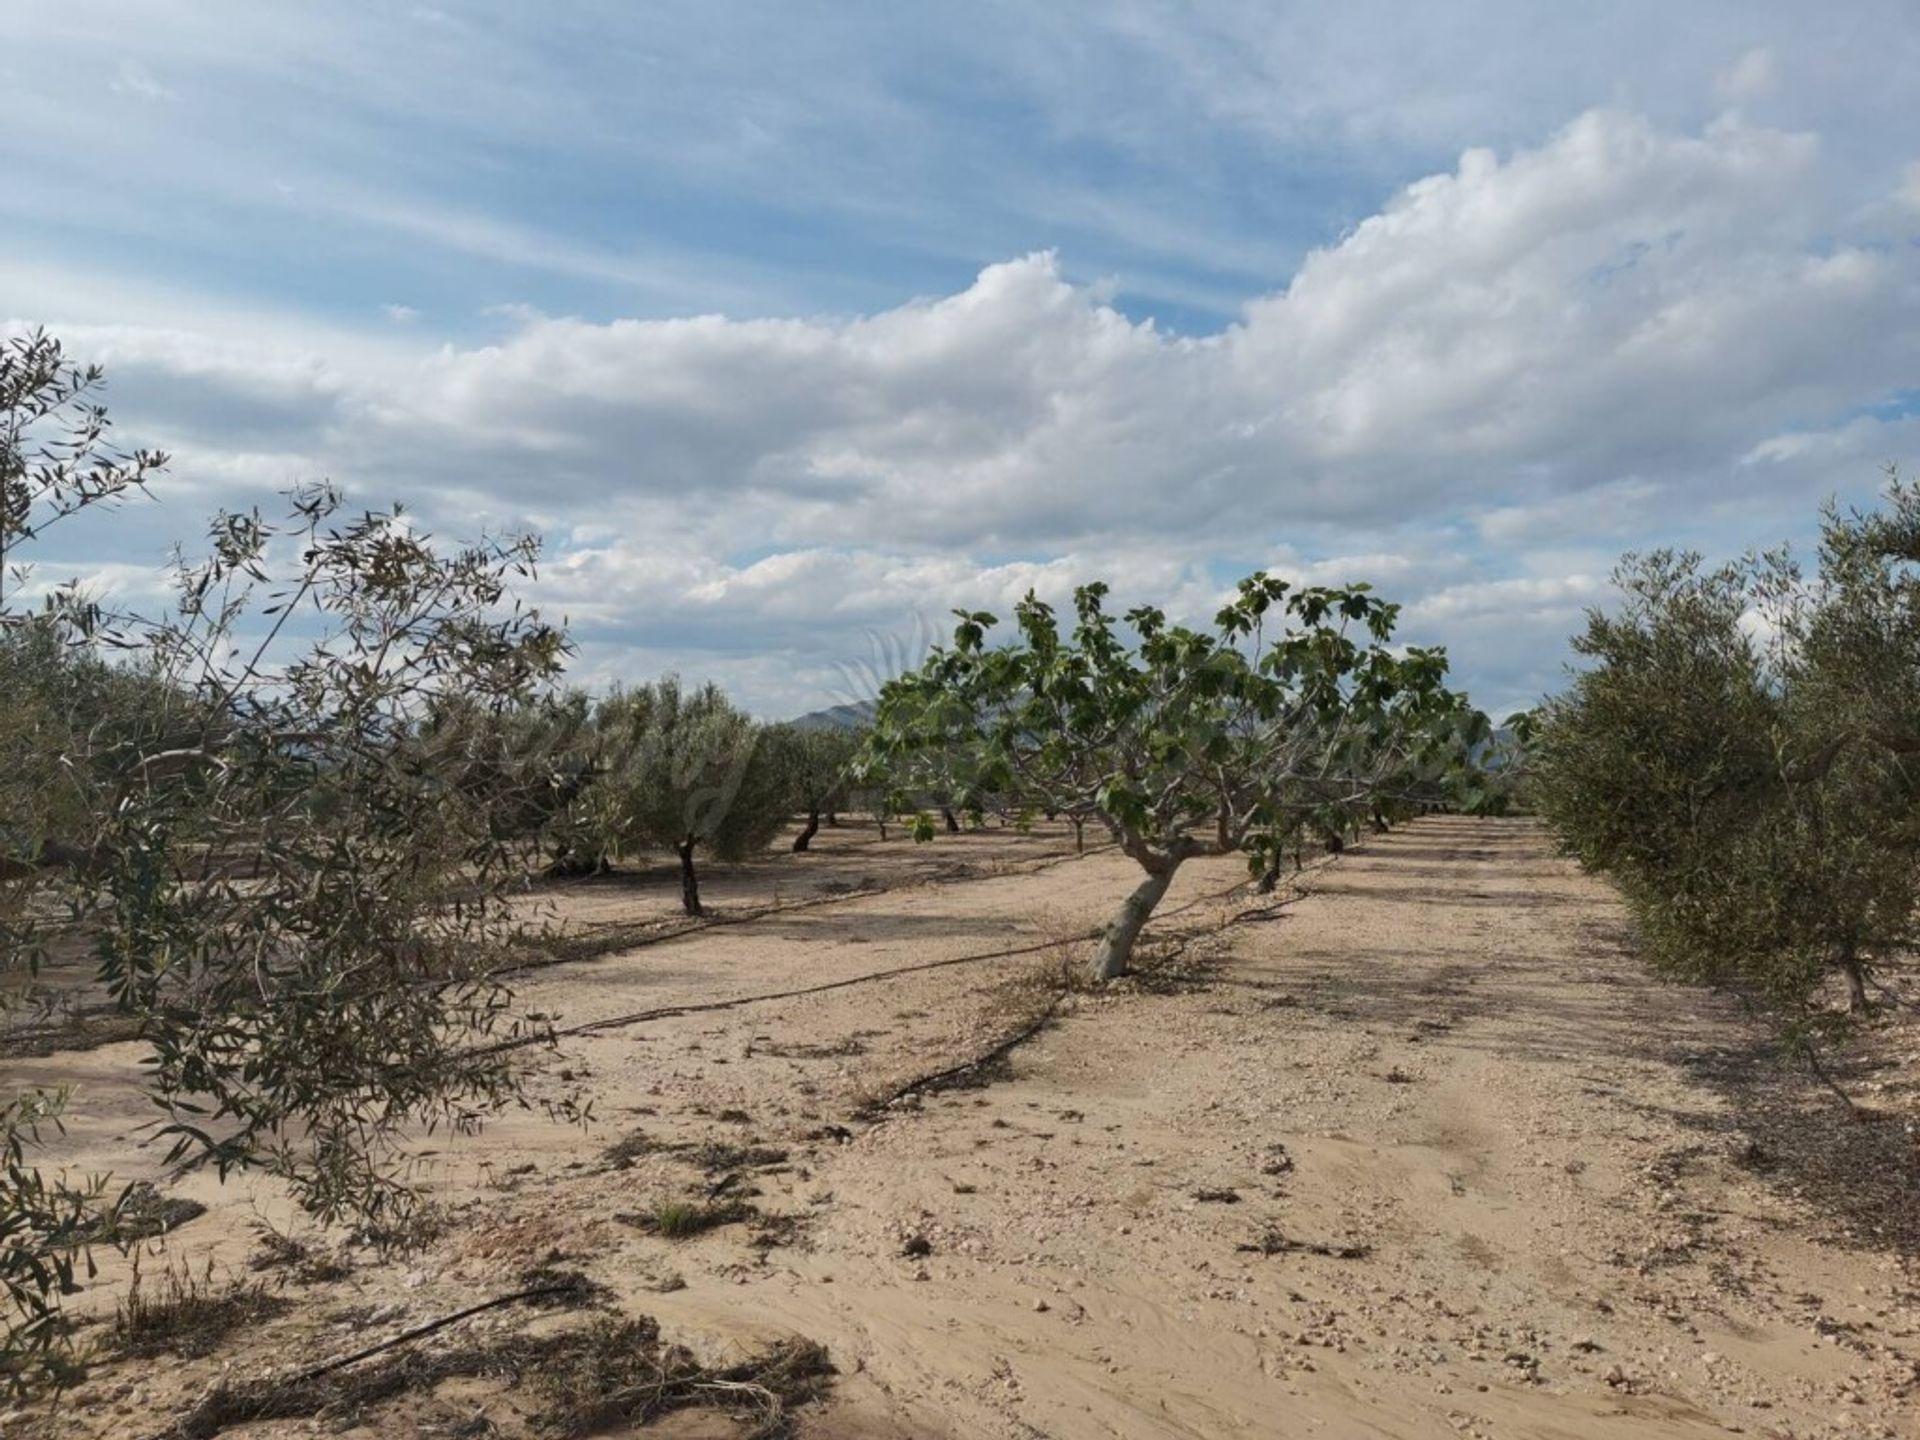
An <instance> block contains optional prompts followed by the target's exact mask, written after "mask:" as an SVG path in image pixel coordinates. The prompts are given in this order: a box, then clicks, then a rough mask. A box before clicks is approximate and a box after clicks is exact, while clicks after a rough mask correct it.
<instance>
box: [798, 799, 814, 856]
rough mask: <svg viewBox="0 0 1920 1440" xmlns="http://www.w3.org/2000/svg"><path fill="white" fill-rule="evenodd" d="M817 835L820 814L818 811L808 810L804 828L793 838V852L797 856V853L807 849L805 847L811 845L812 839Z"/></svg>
mask: <svg viewBox="0 0 1920 1440" xmlns="http://www.w3.org/2000/svg"><path fill="white" fill-rule="evenodd" d="M819 833H820V812H819V811H818V810H809V811H808V812H807V824H806V828H805V829H803V830H802V831H801V832H800V833H799V834H798V835H796V836H794V837H793V848H794V852H795V853H796V854H798V853H799V852H801V851H804V850H805V849H806V848H807V846H809V845H811V844H812V843H813V837H814V836H816V835H818V834H819Z"/></svg>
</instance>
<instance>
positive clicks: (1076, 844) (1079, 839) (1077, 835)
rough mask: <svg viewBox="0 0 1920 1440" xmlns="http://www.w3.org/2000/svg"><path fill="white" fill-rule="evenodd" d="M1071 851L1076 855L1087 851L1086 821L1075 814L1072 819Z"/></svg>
mask: <svg viewBox="0 0 1920 1440" xmlns="http://www.w3.org/2000/svg"><path fill="white" fill-rule="evenodd" d="M1073 853H1074V854H1076V855H1084V854H1086V853H1087V822H1086V821H1085V820H1082V819H1080V818H1079V817H1077V816H1076V817H1075V818H1074V821H1073Z"/></svg>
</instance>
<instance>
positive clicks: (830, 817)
mask: <svg viewBox="0 0 1920 1440" xmlns="http://www.w3.org/2000/svg"><path fill="white" fill-rule="evenodd" d="M827 828H828V829H829V830H838V829H839V828H840V812H839V811H838V810H829V811H827Z"/></svg>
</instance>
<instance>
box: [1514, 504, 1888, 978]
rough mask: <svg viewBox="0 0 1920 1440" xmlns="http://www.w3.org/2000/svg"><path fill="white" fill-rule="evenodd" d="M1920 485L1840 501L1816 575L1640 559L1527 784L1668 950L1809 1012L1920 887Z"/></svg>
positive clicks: (1631, 562)
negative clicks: (1919, 568)
mask: <svg viewBox="0 0 1920 1440" xmlns="http://www.w3.org/2000/svg"><path fill="white" fill-rule="evenodd" d="M1916 557H1920V500H1917V499H1916V497H1915V495H1914V493H1913V492H1912V491H1911V490H1910V489H1908V488H1906V487H1902V486H1900V485H1898V484H1896V485H1895V486H1894V487H1893V488H1892V489H1891V491H1890V492H1889V504H1888V507H1887V508H1886V509H1885V510H1884V511H1882V512H1879V513H1876V514H1870V515H1860V514H1853V515H1842V514H1840V513H1839V512H1837V511H1831V510H1830V511H1829V513H1828V515H1827V517H1826V523H1825V526H1824V531H1823V537H1822V543H1821V547H1820V554H1819V565H1818V567H1817V568H1816V570H1815V571H1814V572H1813V573H1812V574H1811V575H1807V574H1803V572H1802V571H1801V569H1800V568H1799V567H1798V566H1797V565H1796V564H1795V563H1794V562H1793V561H1792V560H1791V558H1790V557H1788V556H1787V555H1786V554H1785V553H1784V552H1781V553H1776V554H1773V555H1767V556H1759V557H1753V558H1750V559H1748V560H1746V561H1743V562H1741V563H1738V564H1734V565H1728V566H1723V567H1721V568H1718V569H1708V568H1706V567H1705V566H1704V564H1703V562H1702V560H1701V559H1700V557H1698V556H1697V555H1691V554H1685V555H1676V554H1673V553H1670V552H1660V553H1657V554H1653V555H1649V556H1645V557H1632V556H1630V557H1628V559H1627V560H1626V561H1625V562H1623V564H1622V567H1621V568H1620V570H1619V571H1618V572H1617V573H1616V577H1615V579H1616V584H1617V585H1618V587H1619V589H1620V591H1621V593H1622V597H1623V598H1622V602H1621V604H1620V605H1619V606H1618V607H1617V609H1616V610H1615V612H1614V613H1611V614H1609V613H1604V612H1595V613H1593V614H1591V615H1590V616H1589V617H1588V624H1587V629H1586V632H1585V633H1584V634H1583V635H1581V636H1580V637H1578V638H1577V639H1576V641H1575V649H1576V651H1577V652H1578V653H1579V654H1580V655H1581V656H1583V657H1585V658H1586V660H1587V661H1588V662H1589V663H1588V665H1587V666H1586V668H1584V669H1583V670H1582V671H1580V672H1579V673H1578V674H1576V676H1575V677H1574V680H1573V682H1572V684H1571V686H1570V687H1569V689H1568V691H1567V692H1566V693H1565V694H1564V695H1562V696H1560V697H1558V698H1557V699H1555V700H1553V701H1551V702H1550V703H1549V704H1548V705H1547V706H1546V707H1545V708H1544V710H1543V712H1542V719H1541V724H1540V728H1539V733H1538V735H1537V737H1536V741H1535V744H1534V745H1533V747H1532V754H1531V760H1530V776H1529V781H1530V789H1531V791H1532V793H1533V795H1534V797H1535V798H1536V801H1537V803H1538V805H1539V808H1540V810H1541V812H1542V813H1543V814H1544V815H1545V816H1546V817H1547V818H1548V820H1549V822H1550V823H1551V824H1552V825H1553V827H1554V829H1555V831H1556V832H1557V833H1558V834H1559V836H1560V837H1561V839H1562V840H1563V842H1564V843H1565V844H1566V845H1567V846H1568V848H1569V849H1571V850H1572V851H1573V852H1574V853H1575V854H1577V855H1578V856H1579V857H1580V858H1581V859H1582V860H1583V861H1584V862H1586V863H1587V864H1588V865H1590V866H1592V867H1593V868H1595V869H1597V870H1601V871H1604V872H1605V873H1607V874H1608V875H1609V876H1611V877H1612V878H1613V879H1614V880H1615V882H1616V883H1617V884H1618V885H1619V887H1620V889H1621V892H1622V894H1623V896H1624V897H1625V899H1626V901H1627V903H1628V906H1629V908H1630V909H1631V911H1632V913H1633V915H1634V918H1635V921H1636V924H1637V927H1638V928H1639V930H1640V931H1641V933H1642V935H1643V937H1644V938H1645V940H1646V944H1647V950H1648V954H1649V956H1650V958H1651V959H1652V961H1653V962H1654V964H1655V965H1656V966H1657V967H1658V968H1660V969H1662V970H1664V971H1666V972H1667V973H1670V974H1673V975H1675V976H1678V977H1680V978H1686V979H1693V980H1704V981H1710V982H1714V983H1725V984H1732V985H1737V986H1739V987H1740V988H1742V989H1744V990H1747V991H1749V992H1751V993H1754V994H1756V995H1758V996H1759V997H1761V998H1762V999H1764V1000H1766V1001H1768V1002H1770V1003H1772V1004H1773V1005H1775V1006H1776V1007H1778V1008H1781V1009H1784V1010H1787V1011H1790V1012H1797V1011H1799V1010H1800V1009H1801V1008H1802V1007H1803V1006H1804V1005H1805V1003H1806V1001H1807V1000H1808V998H1809V997H1810V996H1811V994H1812V993H1813V991H1814V989H1815V987H1816V986H1818V985H1819V983H1820V982H1821V980H1822V979H1823V977H1824V976H1825V975H1827V974H1829V973H1833V972H1836V971H1837V972H1838V973H1839V974H1840V975H1841V976H1842V977H1843V978H1844V980H1845V983H1846V986H1847V990H1848V996H1849V1002H1850V1005H1851V1007H1852V1008H1854V1009H1864V1008H1866V1006H1867V1001H1868V996H1867V977H1868V973H1869V971H1870V968H1871V964H1872V961H1873V959H1874V958H1875V957H1877V956H1881V955H1885V954H1887V953H1889V952H1891V951H1894V950H1897V949H1901V948H1904V947H1905V946H1907V945H1908V944H1909V943H1910V941H1911V939H1912V922H1913V914H1914V910H1915V906H1916V901H1920V829H1917V828H1916V826H1915V822H1914V816H1915V814H1916V801H1917V800H1920V791H1917V789H1916V787H1917V786H1920V774H1916V772H1915V769H1914V758H1913V757H1915V756H1916V755H1920V723H1917V722H1916V720H1915V718H1914V716H1915V713H1916V711H1915V709H1914V708H1913V707H1914V705H1915V704H1916V703H1917V702H1920V584H1917V583H1916V581H1915V580H1914V578H1913V576H1912V574H1911V571H1910V567H1911V565H1912V563H1913V561H1914V559H1915V558H1916Z"/></svg>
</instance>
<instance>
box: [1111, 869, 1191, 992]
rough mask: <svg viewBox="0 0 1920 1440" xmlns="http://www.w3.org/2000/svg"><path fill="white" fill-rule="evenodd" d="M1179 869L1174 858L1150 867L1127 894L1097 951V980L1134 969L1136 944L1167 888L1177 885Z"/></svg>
mask: <svg viewBox="0 0 1920 1440" xmlns="http://www.w3.org/2000/svg"><path fill="white" fill-rule="evenodd" d="M1178 868H1179V864H1178V862H1177V861H1174V862H1168V863H1167V864H1166V865H1165V867H1164V868H1159V867H1156V868H1155V869H1152V870H1149V871H1148V872H1147V877H1146V879H1144V880H1142V881H1141V882H1140V883H1139V885H1137V886H1136V887H1134V891H1133V893H1132V894H1131V895H1129V896H1127V898H1126V902H1125V903H1124V904H1123V905H1121V907H1120V913H1119V914H1118V915H1115V916H1114V917H1113V919H1112V920H1111V921H1110V922H1109V923H1108V925H1107V929H1106V933H1105V934H1104V935H1102V936H1101V937H1100V948H1099V949H1098V950H1096V951H1094V952H1093V964H1092V967H1091V969H1090V970H1089V974H1090V975H1091V977H1092V978H1093V979H1095V980H1114V979H1118V978H1119V977H1120V976H1122V975H1125V974H1127V973H1129V972H1130V971H1131V970H1132V969H1133V943H1134V941H1136V940H1138V939H1139V938H1140V931H1141V929H1142V928H1143V927H1144V926H1145V925H1146V923H1147V921H1148V919H1150V918H1151V917H1152V915H1153V911H1154V907H1155V906H1157V905H1158V904H1159V903H1160V901H1161V899H1162V898H1163V897H1164V896H1165V895H1166V893H1167V887H1168V886H1169V885H1171V884H1173V872H1174V871H1175V870H1177V869H1178Z"/></svg>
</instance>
